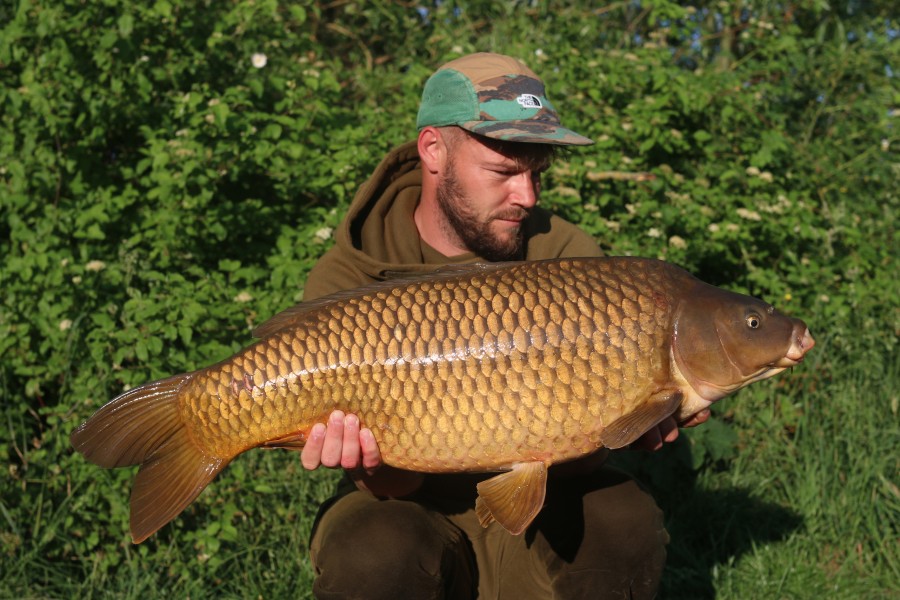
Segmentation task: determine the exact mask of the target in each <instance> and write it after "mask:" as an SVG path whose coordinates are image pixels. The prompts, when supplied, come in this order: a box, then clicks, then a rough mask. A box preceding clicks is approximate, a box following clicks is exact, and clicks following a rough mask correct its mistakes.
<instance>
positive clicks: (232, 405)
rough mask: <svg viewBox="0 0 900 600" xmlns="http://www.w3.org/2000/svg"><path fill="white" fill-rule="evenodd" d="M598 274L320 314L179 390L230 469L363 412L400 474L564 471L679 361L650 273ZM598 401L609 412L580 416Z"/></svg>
mask: <svg viewBox="0 0 900 600" xmlns="http://www.w3.org/2000/svg"><path fill="white" fill-rule="evenodd" d="M592 266H593V265H592V263H590V262H577V261H571V262H568V263H564V264H560V263H525V264H522V265H519V266H517V267H514V268H512V269H508V270H506V271H504V272H502V273H495V272H487V273H484V274H482V275H480V276H476V277H470V278H468V279H464V278H462V277H459V278H457V279H455V280H453V279H451V280H447V281H427V280H426V281H422V282H417V283H411V284H408V285H406V286H403V287H400V288H392V289H385V290H379V291H377V292H373V293H370V294H368V295H365V296H362V297H360V298H352V299H346V300H341V301H339V302H335V303H333V304H331V305H329V306H327V307H326V308H324V309H322V310H318V311H310V312H309V313H308V314H306V315H304V317H303V318H301V319H299V320H298V321H297V322H296V323H294V324H293V326H292V327H291V328H289V329H286V330H283V331H280V332H276V333H275V334H273V335H271V336H269V337H267V338H266V339H265V340H263V341H262V342H260V343H259V344H257V345H254V346H251V347H249V348H248V349H246V350H245V351H244V352H243V353H241V354H238V355H237V357H235V358H234V359H231V360H229V361H227V362H225V363H222V364H220V365H217V366H214V367H211V368H209V369H207V370H204V371H201V372H200V374H199V375H198V376H196V377H195V378H194V379H193V380H192V381H191V383H190V384H189V385H188V386H186V388H185V389H184V390H183V392H182V395H183V396H182V397H183V406H184V411H183V414H184V417H185V420H186V421H187V422H189V423H190V424H191V426H192V428H193V431H194V432H195V434H194V436H195V439H197V440H199V441H200V443H201V444H202V447H203V449H204V451H206V452H208V453H210V454H212V455H215V456H219V457H229V456H233V455H235V454H237V453H239V452H242V451H244V450H247V449H249V448H251V447H253V446H256V445H259V444H262V443H264V442H266V441H267V440H270V439H273V438H280V437H283V436H286V435H288V434H290V433H292V432H297V431H305V430H308V429H309V428H310V427H311V426H312V425H313V424H314V423H317V422H322V421H324V420H326V418H327V415H328V414H329V413H330V412H331V411H332V410H334V409H341V410H343V411H345V412H349V413H355V414H357V415H358V416H359V417H360V420H361V423H362V424H363V425H364V426H367V427H369V428H370V429H371V430H372V432H373V433H374V435H375V438H376V440H377V441H378V443H379V448H380V450H381V454H382V457H383V459H384V461H385V463H386V464H390V465H393V466H396V467H399V468H405V469H414V470H422V471H428V472H447V471H457V470H459V469H478V468H483V469H497V468H500V467H507V466H508V465H510V464H512V463H513V462H516V461H520V460H522V457H523V456H525V457H529V458H530V457H546V456H547V447H548V444H549V445H550V446H551V447H552V448H553V454H554V456H553V458H554V459H556V460H560V459H568V458H572V457H575V456H578V455H582V454H585V453H588V452H591V451H593V450H596V449H597V448H598V447H599V446H600V442H599V431H600V429H601V428H602V425H603V423H606V422H611V421H613V420H615V419H616V418H617V417H619V416H620V415H621V414H622V407H623V406H624V405H626V404H627V403H629V402H633V401H634V400H635V399H636V398H639V397H642V396H646V395H648V394H649V391H650V388H652V387H654V386H655V385H657V383H656V382H655V381H654V380H652V379H646V378H645V379H644V380H636V377H637V376H638V375H639V374H647V373H650V372H652V371H654V370H658V366H659V364H660V363H661V362H662V361H664V360H666V355H667V354H668V351H667V349H666V348H665V344H666V338H665V335H661V334H664V333H665V332H666V331H667V330H668V327H667V326H666V320H667V318H669V317H668V315H667V312H666V310H665V306H664V305H663V306H658V305H657V304H656V303H655V302H654V300H653V297H654V293H659V291H660V289H661V287H660V282H659V277H657V276H654V273H653V271H652V270H648V269H641V270H638V269H632V270H631V271H630V272H629V273H628V281H627V282H626V281H624V280H623V277H622V275H621V274H620V273H615V272H611V270H610V269H607V270H598V269H595V268H591V267H592ZM597 290H601V292H599V293H598V292H597ZM586 292H590V296H589V298H586V297H585V296H586ZM616 303H618V304H619V306H617V305H616ZM638 317H640V318H641V322H640V323H639V321H638ZM447 318H449V319H450V320H449V321H447ZM607 319H608V323H609V324H608V325H607V324H606V323H607ZM373 332H377V336H376V335H374V334H373ZM435 334H443V335H442V336H441V337H443V336H446V337H445V338H444V339H445V341H449V340H452V339H460V340H462V341H463V342H464V343H463V344H462V345H451V344H441V343H440V342H439V338H436V337H435ZM587 340H590V342H589V343H584V342H585V341H587ZM299 363H302V368H297V367H298V366H299ZM238 365H240V366H238ZM613 371H615V372H616V374H612V372H613ZM666 375H667V374H665V373H663V374H662V376H663V377H665V376H666ZM248 378H249V379H250V380H252V382H253V387H252V388H251V389H249V390H248V389H247V386H246V381H247V379H248ZM625 382H630V383H631V384H630V385H627V386H625V385H623V384H624V383H625ZM210 390H216V392H215V393H210ZM509 392H512V393H509ZM598 394H602V395H603V397H604V402H603V403H602V404H601V403H594V404H592V405H590V406H588V410H578V409H576V410H570V405H571V404H572V403H574V402H581V403H584V402H587V400H588V398H589V396H596V395H598ZM401 407H402V408H401ZM410 414H411V415H412V416H413V417H414V418H412V419H409V418H404V416H405V415H410ZM467 415H470V416H471V418H466V416H467Z"/></svg>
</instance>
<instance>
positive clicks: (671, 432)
mask: <svg viewBox="0 0 900 600" xmlns="http://www.w3.org/2000/svg"><path fill="white" fill-rule="evenodd" d="M657 427H658V429H659V435H660V437H661V438H662V441H663V442H665V443H667V444H671V443H672V442H674V441H675V440H677V439H678V423H676V422H675V419H673V418H672V417H669V418H667V419H666V420H664V421H663V422H662V423H660V424H659V425H657Z"/></svg>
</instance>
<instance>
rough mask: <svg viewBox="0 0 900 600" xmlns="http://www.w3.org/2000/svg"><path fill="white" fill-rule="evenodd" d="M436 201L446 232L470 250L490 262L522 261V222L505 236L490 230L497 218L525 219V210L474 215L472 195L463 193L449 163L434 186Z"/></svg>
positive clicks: (523, 235)
mask: <svg viewBox="0 0 900 600" xmlns="http://www.w3.org/2000/svg"><path fill="white" fill-rule="evenodd" d="M436 195H437V204H438V207H439V208H440V210H441V213H443V215H444V223H443V226H444V227H449V228H450V231H448V232H447V233H448V234H450V235H451V236H455V237H456V238H458V239H459V240H460V241H461V242H462V243H463V245H464V246H465V247H466V248H467V249H468V250H469V251H471V252H474V253H475V254H477V255H478V256H480V257H481V258H483V259H485V260H488V261H491V262H497V261H505V260H522V259H523V258H524V252H523V250H524V248H525V232H524V228H523V224H524V221H523V222H522V223H520V224H519V225H517V226H514V227H510V228H508V229H507V233H508V235H505V236H504V235H498V234H496V233H495V232H493V231H492V230H491V224H492V223H493V222H494V221H495V220H498V219H525V218H527V217H528V214H529V213H528V211H527V210H525V209H524V208H511V209H508V210H505V211H503V212H501V213H496V214H494V215H491V216H488V218H487V219H486V220H484V221H482V220H480V219H479V218H478V216H477V215H476V212H475V210H474V207H473V206H472V204H473V202H472V198H470V197H468V196H466V195H465V193H464V192H463V190H462V187H461V186H460V184H459V180H458V179H457V177H456V170H455V169H454V167H453V164H452V163H451V164H449V165H447V174H446V175H445V176H444V178H443V179H442V180H441V182H440V184H439V185H438V187H437V194H436Z"/></svg>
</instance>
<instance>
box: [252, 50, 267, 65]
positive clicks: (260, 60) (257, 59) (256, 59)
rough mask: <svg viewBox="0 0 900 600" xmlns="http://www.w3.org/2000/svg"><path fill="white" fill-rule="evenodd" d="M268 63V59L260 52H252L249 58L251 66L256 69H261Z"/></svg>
mask: <svg viewBox="0 0 900 600" xmlns="http://www.w3.org/2000/svg"><path fill="white" fill-rule="evenodd" d="M268 62H269V57H268V56H266V55H265V54H263V53H262V52H254V53H253V56H251V57H250V64H252V65H253V66H254V67H256V68H257V69H262V68H263V67H264V66H266V63H268Z"/></svg>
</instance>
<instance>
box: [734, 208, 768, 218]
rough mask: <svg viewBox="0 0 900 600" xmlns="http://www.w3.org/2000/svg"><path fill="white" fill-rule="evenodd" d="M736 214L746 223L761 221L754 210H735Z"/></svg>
mask: <svg viewBox="0 0 900 600" xmlns="http://www.w3.org/2000/svg"><path fill="white" fill-rule="evenodd" d="M737 214H738V216H739V217H740V218H742V219H746V220H748V221H762V217H761V216H760V214H759V213H758V212H756V211H755V210H748V209H746V208H739V209H737Z"/></svg>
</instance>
